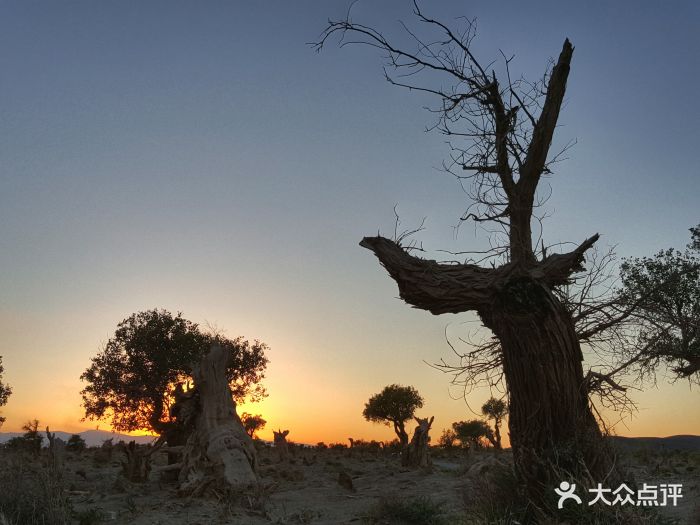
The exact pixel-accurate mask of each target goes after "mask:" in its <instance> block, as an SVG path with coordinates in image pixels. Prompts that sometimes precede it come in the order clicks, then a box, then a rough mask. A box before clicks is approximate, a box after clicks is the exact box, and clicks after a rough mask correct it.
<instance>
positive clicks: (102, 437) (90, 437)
mask: <svg viewBox="0 0 700 525" xmlns="http://www.w3.org/2000/svg"><path fill="white" fill-rule="evenodd" d="M52 433H54V432H53V431H52ZM23 434H24V432H0V444H2V443H5V442H7V441H9V440H10V439H12V438H13V437H17V436H21V435H23ZM40 434H41V435H42V436H43V437H44V445H46V444H47V440H46V433H45V432H40ZM55 434H56V437H59V438H61V439H62V440H63V441H68V439H69V438H70V437H71V436H72V435H73V434H74V432H61V431H56V432H55ZM78 435H79V436H80V437H82V438H83V439H84V440H85V443H87V446H88V447H98V446H100V445H101V444H102V443H103V442H104V441H106V440H108V439H110V438H111V439H113V440H114V443H117V442H119V441H122V440H123V441H126V442H129V441H136V443H151V442H152V441H153V440H154V439H155V438H154V437H153V436H128V435H126V434H119V433H117V432H108V431H107V430H86V431H84V432H79V433H78Z"/></svg>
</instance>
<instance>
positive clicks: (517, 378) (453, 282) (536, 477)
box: [360, 235, 612, 504]
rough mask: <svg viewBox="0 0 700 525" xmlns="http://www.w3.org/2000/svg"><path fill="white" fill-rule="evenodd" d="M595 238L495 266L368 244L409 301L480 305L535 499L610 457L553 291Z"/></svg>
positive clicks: (592, 471)
mask: <svg viewBox="0 0 700 525" xmlns="http://www.w3.org/2000/svg"><path fill="white" fill-rule="evenodd" d="M597 238H598V236H597V235H596V236H593V237H591V238H590V239H588V240H586V241H584V242H583V243H582V244H581V245H580V246H579V247H578V248H576V249H575V250H574V251H572V252H570V253H567V254H554V255H551V256H549V257H547V258H545V259H544V260H542V261H535V262H532V261H530V262H529V263H526V264H525V263H522V262H511V263H509V264H506V265H503V266H501V267H498V268H493V269H487V268H481V267H478V266H474V265H468V264H454V265H450V264H439V263H437V262H435V261H430V260H425V259H419V258H417V257H413V256H412V255H410V254H408V253H407V252H406V251H405V250H403V249H402V248H401V247H400V246H399V245H397V244H396V243H395V242H393V241H390V240H388V239H385V238H383V237H365V238H364V239H363V241H362V242H361V243H360V244H361V246H363V247H365V248H368V249H370V250H372V251H373V252H374V254H375V255H376V256H377V257H378V258H379V260H380V262H381V263H382V264H383V265H384V267H385V268H386V269H387V271H388V272H389V274H390V275H391V277H392V278H393V279H394V280H395V281H396V282H397V284H398V286H399V292H400V295H401V298H402V299H404V300H405V301H406V302H408V303H409V304H411V305H413V306H416V307H418V308H422V309H424V310H428V311H430V312H432V313H434V314H440V313H459V312H464V311H468V310H475V311H476V312H477V313H478V314H479V316H480V317H481V319H482V321H483V322H484V325H485V326H487V327H488V328H490V329H491V330H492V331H493V332H494V334H495V335H496V336H497V337H498V339H499V341H500V343H501V348H502V352H503V372H504V375H505V379H506V382H507V386H508V390H509V393H510V396H509V399H510V406H509V411H510V417H509V428H510V438H511V444H512V447H513V455H514V460H515V468H516V472H517V473H518V475H519V477H520V479H521V480H522V482H523V483H524V485H525V487H526V490H527V493H528V495H529V497H530V498H531V500H532V501H533V502H534V503H535V504H539V503H541V502H543V496H544V494H545V487H553V486H557V485H558V484H559V482H561V481H562V479H561V478H562V476H563V475H564V473H565V472H566V473H567V474H568V475H574V476H577V477H581V478H586V479H591V478H592V479H593V480H594V481H600V482H602V481H604V479H605V476H607V475H608V474H609V470H610V466H611V463H612V461H611V457H610V456H609V454H607V453H606V447H605V446H604V444H603V440H602V435H601V432H600V429H599V428H598V424H597V422H596V420H595V418H594V416H593V414H592V412H591V410H590V407H589V404H588V390H587V386H586V381H585V379H584V375H583V367H582V363H581V361H582V359H583V356H582V353H581V348H580V345H579V342H578V339H577V337H576V333H575V331H574V326H573V321H572V319H571V316H570V315H569V314H568V312H567V311H566V310H565V308H564V307H563V306H562V304H561V303H560V302H559V300H558V299H557V298H556V297H555V296H554V294H553V293H552V288H553V287H554V286H557V285H561V284H564V283H565V282H566V281H567V280H568V278H569V276H570V274H571V273H572V272H573V271H576V270H578V269H580V268H581V263H582V261H583V253H584V252H585V250H586V249H588V248H589V247H590V246H591V245H592V244H593V243H594V242H595V241H596V240H597Z"/></svg>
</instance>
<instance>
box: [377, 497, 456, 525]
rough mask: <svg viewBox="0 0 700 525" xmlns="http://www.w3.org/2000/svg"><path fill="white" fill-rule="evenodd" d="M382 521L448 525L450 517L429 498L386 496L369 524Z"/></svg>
mask: <svg viewBox="0 0 700 525" xmlns="http://www.w3.org/2000/svg"><path fill="white" fill-rule="evenodd" d="M381 520H390V521H397V522H399V523H405V524H409V525H447V524H448V523H452V522H451V521H450V522H448V517H447V516H446V514H445V512H444V506H443V505H442V504H441V503H438V502H436V501H434V500H433V499H431V498H429V497H427V496H418V497H416V498H410V499H406V498H400V497H399V496H397V495H389V496H384V497H382V498H381V499H380V500H379V503H378V504H377V506H376V507H375V508H374V509H373V512H372V513H371V514H370V518H369V523H378V522H382V523H383V521H381Z"/></svg>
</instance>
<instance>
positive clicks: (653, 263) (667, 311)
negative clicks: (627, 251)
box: [618, 226, 700, 383]
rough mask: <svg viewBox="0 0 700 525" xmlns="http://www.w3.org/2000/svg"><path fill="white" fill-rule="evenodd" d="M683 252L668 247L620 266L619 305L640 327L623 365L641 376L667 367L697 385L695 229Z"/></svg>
mask: <svg viewBox="0 0 700 525" xmlns="http://www.w3.org/2000/svg"><path fill="white" fill-rule="evenodd" d="M690 231H691V234H692V239H691V242H690V244H688V247H687V248H686V250H685V251H683V252H681V251H679V250H674V249H672V248H669V249H667V250H663V251H660V252H659V253H657V254H656V255H654V256H653V257H641V258H633V259H627V260H625V261H624V262H623V264H622V266H621V272H620V276H621V280H622V290H621V296H622V298H623V303H624V304H627V305H634V306H635V309H634V311H633V312H632V314H631V315H630V320H631V322H632V323H634V324H637V325H638V326H639V335H638V341H637V344H636V345H635V346H633V347H631V349H629V351H628V352H627V353H628V354H631V355H630V357H629V359H627V360H626V361H625V362H624V363H623V365H624V366H625V367H632V368H634V369H636V370H638V371H639V372H640V373H641V374H642V375H645V374H653V373H654V371H655V370H656V369H657V368H658V367H659V365H661V364H664V365H667V366H668V367H669V368H670V369H671V370H672V371H673V372H674V374H675V375H676V377H678V378H686V379H688V380H690V381H693V382H695V383H698V382H700V258H699V256H700V226H698V227H695V228H691V230H690ZM618 368H619V367H618Z"/></svg>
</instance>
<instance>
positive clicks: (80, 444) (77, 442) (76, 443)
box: [66, 434, 87, 452]
mask: <svg viewBox="0 0 700 525" xmlns="http://www.w3.org/2000/svg"><path fill="white" fill-rule="evenodd" d="M86 447H87V444H86V443H85V440H84V439H83V438H82V437H81V436H80V434H73V435H72V436H71V437H70V438H68V442H67V443H66V450H69V451H71V452H82V451H83V450H85V448H86Z"/></svg>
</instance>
